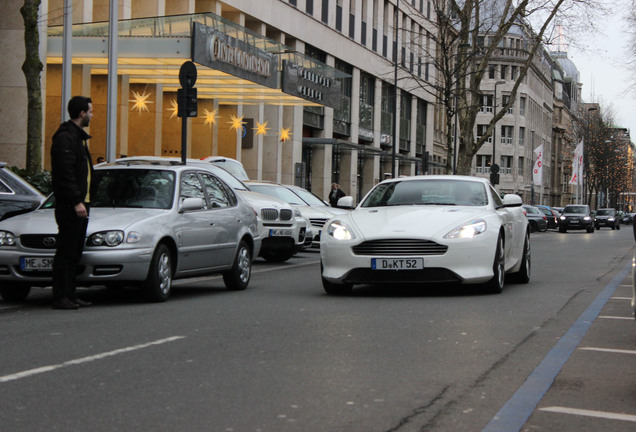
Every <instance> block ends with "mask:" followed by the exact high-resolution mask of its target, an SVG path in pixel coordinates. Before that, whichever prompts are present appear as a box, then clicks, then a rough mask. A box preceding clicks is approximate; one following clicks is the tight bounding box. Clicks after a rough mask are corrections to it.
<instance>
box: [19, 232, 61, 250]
mask: <svg viewBox="0 0 636 432" xmlns="http://www.w3.org/2000/svg"><path fill="white" fill-rule="evenodd" d="M56 243H57V234H23V235H21V236H20V244H21V245H22V246H23V247H25V248H28V249H55V245H56Z"/></svg>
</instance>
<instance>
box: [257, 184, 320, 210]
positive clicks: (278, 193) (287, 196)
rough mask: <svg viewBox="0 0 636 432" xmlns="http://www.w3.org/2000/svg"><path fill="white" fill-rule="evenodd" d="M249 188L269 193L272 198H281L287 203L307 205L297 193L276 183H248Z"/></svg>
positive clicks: (265, 193)
mask: <svg viewBox="0 0 636 432" xmlns="http://www.w3.org/2000/svg"><path fill="white" fill-rule="evenodd" d="M249 186H250V190H252V191H254V192H259V193H262V194H264V195H269V196H272V197H274V198H278V199H281V200H283V201H286V202H288V203H289V204H295V205H307V203H306V202H304V201H303V200H301V199H300V197H299V196H298V195H296V194H295V193H293V192H292V191H290V190H289V189H287V188H286V187H283V186H276V185H259V184H253V183H250V185H249Z"/></svg>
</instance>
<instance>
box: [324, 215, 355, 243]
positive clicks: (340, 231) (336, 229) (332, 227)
mask: <svg viewBox="0 0 636 432" xmlns="http://www.w3.org/2000/svg"><path fill="white" fill-rule="evenodd" d="M327 234H329V235H330V236H331V237H333V238H335V239H336V240H353V239H354V238H356V236H355V234H354V233H353V230H352V229H351V228H349V227H348V226H347V224H345V223H343V222H342V221H339V220H335V221H333V222H331V223H330V224H329V226H328V227H327Z"/></svg>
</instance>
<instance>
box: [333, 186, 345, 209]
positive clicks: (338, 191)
mask: <svg viewBox="0 0 636 432" xmlns="http://www.w3.org/2000/svg"><path fill="white" fill-rule="evenodd" d="M343 196H345V193H344V191H343V190H342V189H340V185H339V184H338V183H332V184H331V192H330V193H329V204H331V207H338V200H339V199H340V198H342V197H343Z"/></svg>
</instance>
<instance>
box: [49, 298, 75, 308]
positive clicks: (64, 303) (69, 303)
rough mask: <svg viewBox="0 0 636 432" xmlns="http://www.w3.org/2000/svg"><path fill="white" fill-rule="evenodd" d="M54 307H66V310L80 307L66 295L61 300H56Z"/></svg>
mask: <svg viewBox="0 0 636 432" xmlns="http://www.w3.org/2000/svg"><path fill="white" fill-rule="evenodd" d="M53 309H64V310H70V309H79V305H78V304H77V303H73V302H72V301H71V300H69V299H68V298H66V297H64V298H61V299H59V300H55V301H54V302H53Z"/></svg>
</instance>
